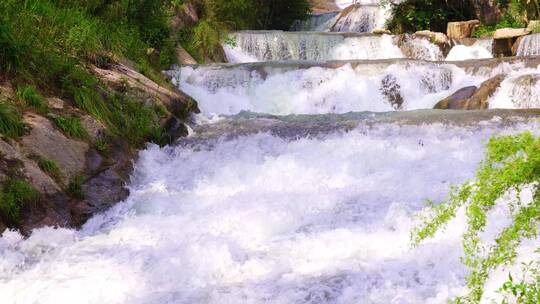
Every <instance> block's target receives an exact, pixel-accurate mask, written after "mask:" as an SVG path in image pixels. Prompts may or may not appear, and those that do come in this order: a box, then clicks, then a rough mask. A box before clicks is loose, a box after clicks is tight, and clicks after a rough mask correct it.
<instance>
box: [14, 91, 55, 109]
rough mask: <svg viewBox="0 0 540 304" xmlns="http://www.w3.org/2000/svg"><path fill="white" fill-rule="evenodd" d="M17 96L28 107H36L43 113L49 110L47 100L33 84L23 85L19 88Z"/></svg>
mask: <svg viewBox="0 0 540 304" xmlns="http://www.w3.org/2000/svg"><path fill="white" fill-rule="evenodd" d="M16 95H17V98H18V99H19V100H20V101H22V102H24V104H25V105H26V106H27V107H31V108H34V109H36V110H37V111H38V112H39V113H41V114H46V113H48V112H49V107H48V105H47V102H46V101H45V100H44V99H43V97H42V96H41V95H40V94H39V93H38V92H37V90H36V88H35V87H34V86H31V85H23V86H19V87H18V88H17V92H16Z"/></svg>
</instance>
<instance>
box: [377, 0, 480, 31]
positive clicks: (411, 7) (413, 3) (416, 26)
mask: <svg viewBox="0 0 540 304" xmlns="http://www.w3.org/2000/svg"><path fill="white" fill-rule="evenodd" d="M387 5H390V6H391V7H390V8H391V11H392V18H391V19H390V20H388V22H387V24H386V26H387V28H388V29H389V30H391V31H392V32H394V33H406V32H415V31H418V30H431V31H436V32H446V26H447V23H448V22H451V21H461V20H470V19H474V8H473V7H471V4H470V2H469V1H464V0H460V1H445V0H406V1H403V2H401V3H398V4H392V3H390V2H389V1H388V2H387Z"/></svg>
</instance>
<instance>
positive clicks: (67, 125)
mask: <svg viewBox="0 0 540 304" xmlns="http://www.w3.org/2000/svg"><path fill="white" fill-rule="evenodd" d="M53 121H54V123H55V124H56V126H57V127H58V128H59V129H60V130H62V132H64V133H65V134H66V135H68V136H70V137H74V138H78V139H86V138H88V132H87V131H86V129H85V128H84V126H83V125H82V123H81V120H80V119H79V118H77V117H65V116H57V117H54V118H53Z"/></svg>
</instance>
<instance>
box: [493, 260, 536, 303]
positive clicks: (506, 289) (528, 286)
mask: <svg viewBox="0 0 540 304" xmlns="http://www.w3.org/2000/svg"><path fill="white" fill-rule="evenodd" d="M522 266H523V273H525V274H526V275H523V276H522V278H521V279H520V280H519V281H515V280H514V278H513V277H512V274H508V280H507V281H506V282H505V283H504V284H503V286H502V287H501V288H500V289H499V292H500V293H501V294H502V295H503V302H502V304H509V303H516V302H517V303H520V304H537V303H540V262H538V261H536V262H530V263H527V264H524V265H522Z"/></svg>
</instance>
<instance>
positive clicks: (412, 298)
mask: <svg viewBox="0 0 540 304" xmlns="http://www.w3.org/2000/svg"><path fill="white" fill-rule="evenodd" d="M351 2H352V1H351V0H339V1H336V4H337V5H338V6H340V7H342V8H344V7H346V6H347V5H350V4H351ZM398 2H399V1H398ZM361 4H379V1H361ZM360 15H361V14H360ZM329 17H330V15H329V16H317V17H315V18H316V19H313V20H311V21H308V22H306V23H303V24H297V25H296V26H298V29H300V30H305V29H307V28H310V29H311V28H315V29H317V30H320V28H321V27H322V26H326V24H328V22H329V21H328V20H327V18H329ZM317 18H318V19H317ZM350 18H351V19H349V20H350V22H349V21H347V22H348V23H347V22H346V20H344V21H343V24H341V25H340V26H342V27H341V28H340V29H342V30H345V29H346V27H348V28H347V29H346V30H351V29H353V28H357V29H359V30H365V28H362V27H363V26H364V25H366V24H369V27H372V26H374V25H376V24H378V23H380V22H381V18H382V17H381V16H378V17H376V18H375V20H371V19H369V18H368V19H369V20H368V21H365V20H364V19H362V18H363V17H362V18H358V19H357V20H356V21H355V19H354V18H357V17H353V16H352V15H351V16H350ZM325 20H326V21H325ZM366 20H367V19H366ZM530 37H531V38H530V40H531V41H525V39H523V41H522V43H521V44H520V48H522V52H525V53H526V52H529V53H526V54H532V53H530V52H533V51H532V49H534V47H533V46H532V40H533V39H536V38H532V36H530ZM535 37H536V36H535ZM226 41H227V42H226V43H225V44H224V48H225V51H226V55H227V58H228V60H229V62H230V63H232V64H214V65H191V66H182V67H177V68H175V69H173V70H171V71H168V72H167V73H168V74H169V76H170V77H171V79H172V82H173V84H174V85H176V86H178V87H179V88H180V89H181V90H183V91H184V92H186V93H187V94H189V95H191V96H192V97H194V99H195V100H197V102H198V106H199V108H200V109H201V113H200V114H198V115H194V117H193V119H192V120H191V125H190V135H189V136H188V137H186V138H182V139H180V140H178V142H176V143H174V144H172V145H169V146H166V147H162V148H160V147H158V146H156V145H149V146H148V147H147V149H145V150H144V151H142V152H141V153H140V155H139V158H138V160H137V162H136V164H135V172H134V173H133V176H132V181H131V183H130V185H129V189H130V196H129V197H128V198H127V199H126V200H125V201H124V202H120V203H119V204H117V205H116V206H114V207H113V208H111V209H110V210H108V211H106V212H104V213H102V214H98V215H96V216H94V217H93V218H92V219H90V220H89V221H88V222H87V223H86V224H85V225H84V226H83V227H82V229H80V230H71V229H53V228H47V227H46V228H42V229H37V230H36V231H34V232H33V233H32V235H31V236H30V237H29V238H27V239H24V238H23V237H22V236H21V235H20V234H19V233H17V232H15V231H7V232H5V233H4V234H3V236H2V237H1V238H0V302H1V303H2V304H3V303H9V304H11V303H16V304H27V303H28V304H29V303H32V304H40V303H45V304H48V303H55V304H72V303H88V304H102V303H112V304H116V303H122V304H123V303H129V304H162V303H174V304H184V303H185V304H191V303H203V304H213V303H216V304H218V303H219V304H226V303H231V304H238V303H252V304H258V303H276V304H280V303H287V304H288V303H298V304H322V303H332V304H334V303H335V304H350V303H366V304H375V303H377V304H387V303H402V304H416V303H429V304H439V303H440V304H442V303H448V301H449V300H450V299H452V298H453V297H455V296H458V295H462V294H464V292H465V291H466V279H465V277H466V275H467V273H468V272H467V269H466V268H465V267H464V266H463V264H462V263H461V260H460V257H461V256H462V255H463V252H462V247H461V246H462V239H461V236H462V234H463V233H464V229H465V226H466V224H465V221H466V219H465V215H464V214H465V210H460V211H458V216H457V217H456V218H455V219H453V220H452V221H451V222H450V224H449V225H448V227H447V229H446V230H445V231H444V233H439V234H437V235H436V236H435V237H434V238H433V239H430V240H429V241H427V242H426V243H425V244H423V245H421V246H418V247H411V244H410V230H411V228H412V227H414V225H415V224H417V220H418V219H417V218H416V215H418V213H421V212H422V211H423V210H425V200H426V199H431V200H433V201H435V202H440V201H443V200H444V199H445V198H446V197H447V195H448V192H449V189H450V187H451V186H452V185H456V184H459V183H462V182H464V181H465V180H468V179H470V178H472V177H473V176H474V174H475V170H476V168H477V167H478V165H479V163H480V162H481V160H482V159H483V157H484V149H485V143H486V142H487V141H488V139H489V138H491V137H492V136H494V135H497V134H514V133H518V132H522V131H524V130H538V129H539V127H540V123H539V122H538V119H537V117H538V114H539V111H538V110H508V108H509V109H520V108H527V109H528V108H533V107H534V108H539V107H540V69H539V68H537V67H534V68H527V67H526V65H525V64H521V63H517V64H516V63H513V64H507V63H501V64H499V65H498V66H492V65H490V64H484V63H483V61H482V65H481V66H479V67H478V66H474V65H473V64H471V62H444V61H442V60H444V58H443V54H442V52H441V50H440V49H439V48H438V47H437V46H435V45H434V44H432V43H431V42H430V41H429V40H427V39H424V38H415V37H412V36H402V37H395V36H390V35H382V36H375V35H366V34H358V33H347V34H344V33H322V32H321V33H314V32H280V31H246V32H237V33H233V34H231V37H229V39H226ZM525 44H527V45H528V46H527V47H525ZM491 45H492V41H490V40H479V41H477V42H476V43H474V44H473V45H470V46H464V45H458V46H455V47H454V49H452V50H451V51H450V53H449V55H448V56H447V57H446V60H447V61H460V60H465V59H479V58H487V57H488V55H487V53H486V52H488V53H489V54H491ZM525 53H523V54H525ZM390 58H392V59H391V60H375V59H390ZM393 58H401V59H393ZM406 58H413V59H422V60H427V61H422V60H412V59H406ZM365 59H368V60H366V61H359V60H365ZM331 60H336V61H331ZM337 60H340V61H337ZM269 61H271V62H269ZM277 61H279V62H277ZM429 61H431V62H429ZM433 61H440V62H433ZM497 64H498V62H497ZM529 66H530V65H529ZM499 74H504V75H506V79H505V80H504V81H503V82H502V83H501V85H500V88H499V89H498V90H497V91H496V93H495V94H494V95H493V96H492V97H491V98H490V99H489V106H490V108H492V109H491V110H487V111H440V110H431V109H432V107H433V106H434V104H435V103H436V102H438V101H439V100H441V99H443V98H446V97H448V96H449V95H450V94H452V93H454V92H455V91H456V90H458V89H460V88H463V87H466V86H473V85H474V86H480V85H481V84H482V83H483V82H484V81H485V80H487V79H490V78H492V77H494V76H496V75H499ZM499 108H505V109H506V110H502V109H499ZM411 110H415V111H411ZM365 111H368V112H365ZM536 133H538V132H536ZM496 203H497V204H496V206H495V207H494V208H493V211H491V213H490V214H489V216H490V217H496V218H497V221H490V223H492V224H491V225H490V226H488V227H486V229H485V231H484V233H483V236H485V237H486V238H490V237H493V236H494V235H496V234H497V232H498V231H500V229H501V227H504V226H505V223H506V222H508V221H509V219H510V217H511V216H512V214H510V213H511V212H510V211H508V210H507V208H505V207H506V205H507V204H506V203H507V201H506V198H505V197H503V198H501V199H499V200H498V201H497V202H496ZM527 246H528V247H527ZM537 246H538V245H537V244H536V247H537ZM521 247H524V248H525V249H527V250H529V251H531V250H532V249H533V248H536V247H535V245H534V244H532V245H531V244H528V243H527V244H523V245H522V246H521ZM521 247H520V250H521V249H522V248H521ZM520 252H521V251H520ZM507 276H508V272H505V271H498V272H496V273H495V274H494V276H492V277H494V279H493V280H492V281H490V282H488V284H487V285H486V292H487V294H488V297H486V298H485V299H483V300H484V302H485V303H491V302H500V301H498V299H497V290H498V288H500V284H499V282H504V280H505V279H506V278H507ZM489 297H492V298H489ZM492 300H493V301H492Z"/></svg>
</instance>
